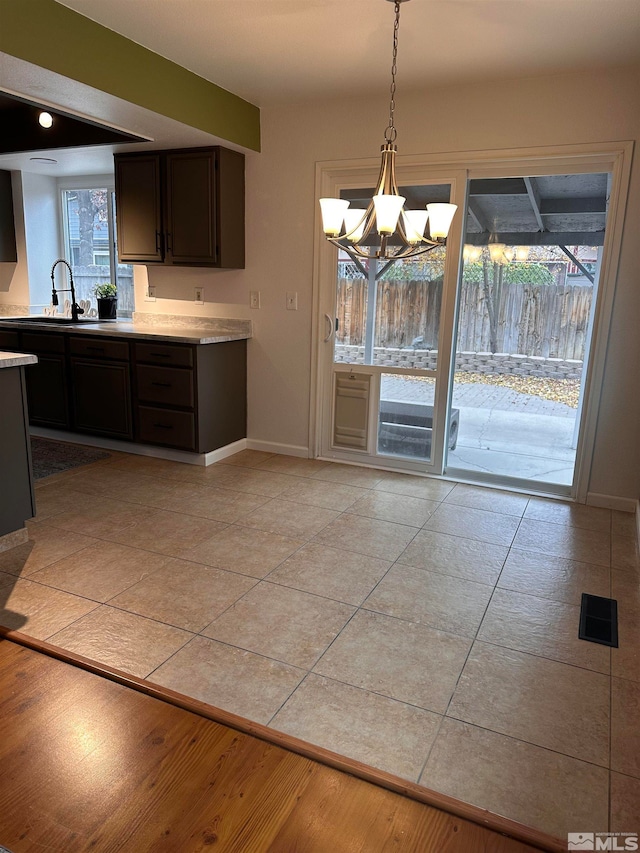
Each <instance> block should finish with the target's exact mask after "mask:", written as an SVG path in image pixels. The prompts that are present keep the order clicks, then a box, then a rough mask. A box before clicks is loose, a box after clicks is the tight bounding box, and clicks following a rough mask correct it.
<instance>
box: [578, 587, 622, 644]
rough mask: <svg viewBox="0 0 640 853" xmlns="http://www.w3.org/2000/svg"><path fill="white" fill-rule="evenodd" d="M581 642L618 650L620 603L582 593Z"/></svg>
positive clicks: (579, 632)
mask: <svg viewBox="0 0 640 853" xmlns="http://www.w3.org/2000/svg"><path fill="white" fill-rule="evenodd" d="M578 636H579V637H580V639H581V640H589V641H590V642H592V643H601V644H602V645H603V646H614V647H615V648H616V649H617V648H618V602H617V601H616V600H615V599H613V598H602V596H600V595H588V594H587V593H586V592H583V593H582V604H581V606H580V630H579V631H578Z"/></svg>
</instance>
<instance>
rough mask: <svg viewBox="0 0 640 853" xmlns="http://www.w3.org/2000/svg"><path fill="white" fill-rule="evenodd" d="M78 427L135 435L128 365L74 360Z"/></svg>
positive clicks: (106, 432)
mask: <svg viewBox="0 0 640 853" xmlns="http://www.w3.org/2000/svg"><path fill="white" fill-rule="evenodd" d="M71 380H72V387H73V411H74V424H73V426H74V429H76V430H78V431H80V432H91V433H94V434H95V435H106V436H112V437H114V438H125V439H131V438H133V430H132V426H131V390H130V374H129V365H128V364H116V363H110V362H102V361H97V360H96V361H92V360H90V359H84V358H75V357H72V359H71Z"/></svg>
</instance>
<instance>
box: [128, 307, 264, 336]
mask: <svg viewBox="0 0 640 853" xmlns="http://www.w3.org/2000/svg"><path fill="white" fill-rule="evenodd" d="M133 321H134V323H135V324H136V326H156V327H163V328H166V327H167V326H171V327H177V328H183V329H184V328H189V329H193V328H199V329H201V328H204V329H207V330H209V331H211V332H218V333H223V332H227V331H237V332H241V333H243V334H245V333H246V334H249V335H251V334H252V322H251V320H234V319H230V318H227V317H190V316H188V315H186V314H151V313H150V312H145V311H134V312H133Z"/></svg>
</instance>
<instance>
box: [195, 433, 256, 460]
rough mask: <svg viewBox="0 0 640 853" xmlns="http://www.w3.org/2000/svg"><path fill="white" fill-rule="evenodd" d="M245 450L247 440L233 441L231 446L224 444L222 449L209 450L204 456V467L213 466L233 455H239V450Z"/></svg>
mask: <svg viewBox="0 0 640 853" xmlns="http://www.w3.org/2000/svg"><path fill="white" fill-rule="evenodd" d="M246 449H247V439H246V438H241V439H240V440H239V441H234V442H232V443H231V444H225V446H224V447H219V448H218V449H217V450H210V451H209V452H208V453H205V454H204V458H205V463H204V464H205V465H213V463H214V462H221V461H222V460H223V459H227V457H229V456H233V454H234V453H240V451H241V450H246Z"/></svg>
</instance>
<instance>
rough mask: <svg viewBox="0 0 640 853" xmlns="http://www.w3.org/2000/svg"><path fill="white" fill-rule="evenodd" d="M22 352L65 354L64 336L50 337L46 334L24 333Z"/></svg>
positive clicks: (54, 335)
mask: <svg viewBox="0 0 640 853" xmlns="http://www.w3.org/2000/svg"><path fill="white" fill-rule="evenodd" d="M20 349H21V350H22V352H36V353H37V352H61V353H64V335H56V334H53V335H48V334H47V333H46V332H43V333H40V332H23V333H22V343H21V345H20Z"/></svg>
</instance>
